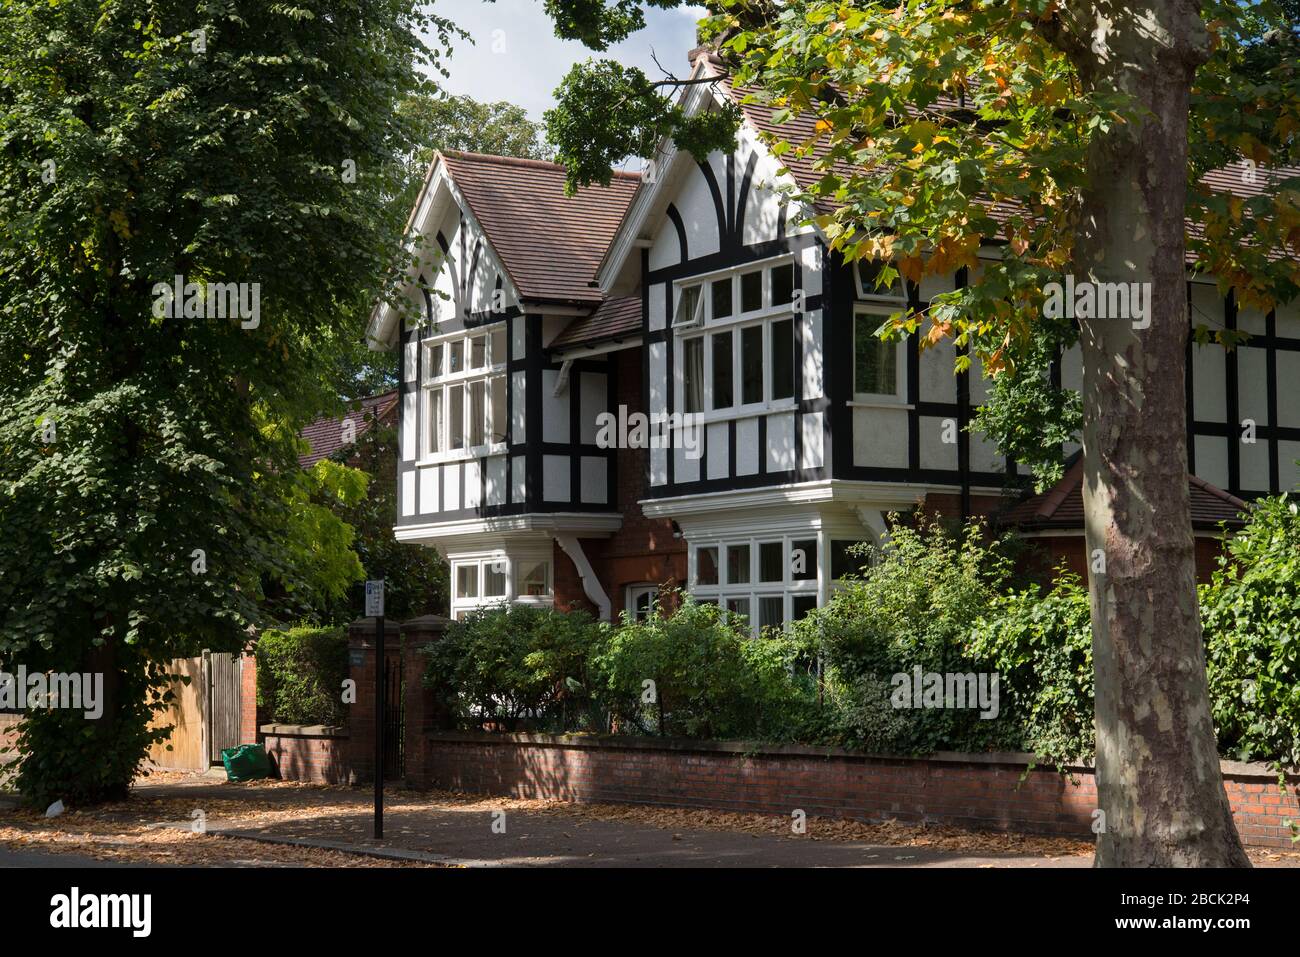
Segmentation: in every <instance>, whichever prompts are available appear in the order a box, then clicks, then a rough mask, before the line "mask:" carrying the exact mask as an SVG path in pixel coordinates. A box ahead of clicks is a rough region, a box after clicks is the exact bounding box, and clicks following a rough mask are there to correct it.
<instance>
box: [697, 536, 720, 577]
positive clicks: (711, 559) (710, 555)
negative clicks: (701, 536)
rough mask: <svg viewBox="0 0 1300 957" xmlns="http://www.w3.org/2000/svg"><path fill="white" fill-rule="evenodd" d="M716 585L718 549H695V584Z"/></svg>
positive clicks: (712, 547) (714, 546)
mask: <svg viewBox="0 0 1300 957" xmlns="http://www.w3.org/2000/svg"><path fill="white" fill-rule="evenodd" d="M717 583H718V547H717V546H716V545H713V546H710V547H709V548H697V549H696V550H695V584H697V585H716V584H717Z"/></svg>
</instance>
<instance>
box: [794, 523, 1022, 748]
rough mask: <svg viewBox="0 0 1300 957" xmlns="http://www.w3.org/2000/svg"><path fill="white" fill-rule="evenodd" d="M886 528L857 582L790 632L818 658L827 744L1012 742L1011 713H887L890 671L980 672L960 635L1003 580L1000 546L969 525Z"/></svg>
mask: <svg viewBox="0 0 1300 957" xmlns="http://www.w3.org/2000/svg"><path fill="white" fill-rule="evenodd" d="M891 521H892V523H893V525H894V528H893V531H892V532H891V535H890V540H889V542H888V544H887V545H885V546H883V547H872V548H871V549H870V550H869V555H870V557H871V559H872V561H871V562H870V564H868V565H866V566H865V567H864V568H863V570H862V575H861V577H859V578H852V579H848V580H846V581H845V583H844V585H843V586H842V587H841V588H840V589H839V590H838V591H837V592H836V593H835V594H834V595H833V596H832V597H831V600H830V601H829V602H828V603H827V604H826V605H825V606H824V607H823V608H820V609H818V610H817V611H815V612H813V613H811V614H810V615H809V616H808V617H806V618H804V619H803V621H801V622H800V623H799V624H798V626H797V631H798V632H799V633H800V634H801V635H802V636H804V638H805V640H807V641H808V642H809V643H810V644H812V645H813V646H814V647H816V648H817V649H818V650H819V651H820V654H821V658H822V662H823V665H824V669H825V670H824V684H825V701H826V706H827V711H826V712H825V713H824V715H823V731H822V733H823V735H824V736H825V738H826V740H827V741H828V743H835V744H840V745H843V746H845V747H851V748H861V749H865V750H869V751H874V752H883V753H892V754H924V753H928V752H931V751H937V750H946V749H955V750H970V751H985V750H991V749H1002V748H1006V747H1013V746H1015V742H1016V740H1017V737H1018V736H1017V733H1016V729H1015V727H1014V717H1013V715H1011V714H1010V713H1008V711H1007V710H1006V709H1005V708H1001V709H1000V711H999V713H998V715H997V717H996V718H993V719H988V720H986V719H982V718H980V715H979V711H978V710H977V709H954V708H934V709H928V708H895V707H894V706H893V703H892V702H891V700H890V698H891V692H892V689H893V687H894V685H893V680H894V676H895V675H899V674H901V675H905V676H911V675H912V674H913V670H914V669H915V668H917V667H919V668H920V669H921V671H922V673H928V672H937V673H940V674H949V673H957V674H967V673H972V672H973V673H976V674H978V673H981V672H989V671H992V670H993V669H992V668H991V666H990V665H989V663H988V662H987V661H986V660H981V659H977V658H974V657H972V656H971V655H970V654H968V652H967V650H966V644H967V639H968V637H969V636H970V634H971V631H972V629H973V628H974V627H975V625H976V624H977V623H978V622H979V621H981V620H982V619H983V618H985V617H986V616H987V615H988V614H989V613H990V610H991V609H992V608H993V607H994V604H995V602H996V600H997V597H998V593H999V589H1000V588H1002V587H1003V586H1004V584H1005V583H1006V582H1007V581H1008V579H1009V577H1010V574H1011V567H1010V561H1009V560H1008V558H1007V556H1006V554H1005V550H1006V544H1005V543H1004V542H1002V541H993V542H988V541H986V536H985V533H984V529H983V527H982V526H981V525H980V524H979V523H976V522H970V523H968V524H967V525H966V526H965V527H964V528H961V529H957V530H954V529H951V528H949V527H947V526H945V525H943V524H942V523H940V522H938V521H930V520H925V519H924V518H922V520H921V521H919V522H918V523H917V525H916V526H914V527H913V526H908V525H900V524H899V523H898V517H897V516H892V517H891Z"/></svg>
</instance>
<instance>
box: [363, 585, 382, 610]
mask: <svg viewBox="0 0 1300 957" xmlns="http://www.w3.org/2000/svg"><path fill="white" fill-rule="evenodd" d="M383 615H384V580H383V579H382V578H381V579H379V580H378V581H369V582H366V617H367V618H382V617H383Z"/></svg>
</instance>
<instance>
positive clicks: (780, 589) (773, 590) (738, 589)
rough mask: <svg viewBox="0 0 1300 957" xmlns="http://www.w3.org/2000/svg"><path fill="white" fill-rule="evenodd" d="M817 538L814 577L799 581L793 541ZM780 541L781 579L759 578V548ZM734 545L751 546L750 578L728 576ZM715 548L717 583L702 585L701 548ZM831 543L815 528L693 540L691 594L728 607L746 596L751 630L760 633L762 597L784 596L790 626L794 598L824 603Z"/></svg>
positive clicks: (785, 622) (816, 604) (785, 620)
mask: <svg viewBox="0 0 1300 957" xmlns="http://www.w3.org/2000/svg"><path fill="white" fill-rule="evenodd" d="M807 541H811V542H815V543H816V546H815V547H816V554H814V555H812V556H810V559H811V561H812V568H813V570H814V571H815V574H814V575H813V577H812V578H809V579H806V580H803V581H796V580H795V579H794V577H793V571H792V569H791V565H792V562H791V547H792V544H793V543H794V542H807ZM773 542H780V543H781V563H782V574H781V581H779V582H762V581H759V580H758V576H759V569H760V564H761V563H760V557H759V556H760V549H761V547H762V546H763V545H765V544H772V543H773ZM735 545H748V546H749V581H747V582H735V583H731V582H729V581H728V580H727V549H728V548H729V547H731V546H735ZM701 548H716V549H717V550H718V584H716V585H701V584H699V581H698V563H699V550H700V549H701ZM828 549H829V545H828V544H826V538H825V536H824V535H823V534H822V533H820V532H819V531H817V530H815V529H808V530H807V531H796V532H782V533H776V532H773V533H770V534H766V535H765V534H757V535H750V536H726V537H719V538H710V539H707V540H701V541H699V542H691V543H690V547H689V550H688V553H687V556H688V572H689V574H688V579H687V580H688V581H689V582H690V594H691V595H692V596H693V597H695V598H697V599H698V600H700V601H708V602H714V603H716V604H717V605H718V607H719V608H721V609H722V611H723V612H724V614H725V613H726V610H727V602H729V601H732V600H735V599H744V600H747V601H748V602H749V631H750V635H751V636H753V637H757V636H758V633H759V601H760V600H761V599H763V598H778V597H779V598H781V599H782V601H781V622H782V627H784V628H786V629H787V630H788V629H789V627H790V625H791V622H792V617H793V606H794V599H795V597H797V596H801V595H802V596H808V597H811V598H812V599H813V601H814V607H821V604H822V588H821V584H822V582H823V581H824V580H825V579H826V576H827V574H828V571H827V567H826V563H827V562H829V560H830V555H829V551H828Z"/></svg>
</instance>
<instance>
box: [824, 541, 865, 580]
mask: <svg viewBox="0 0 1300 957" xmlns="http://www.w3.org/2000/svg"><path fill="white" fill-rule="evenodd" d="M856 544H858V543H857V542H852V541H844V540H840V539H836V540H835V541H833V542H831V578H843V577H844V576H845V575H856V574H857V573H858V570H859V568H860V567H861V566H862V565H863V564H864V563H865V559H863V558H860V557H858V556H857V555H850V554H849V548H850V547H851V546H853V545H856Z"/></svg>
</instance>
